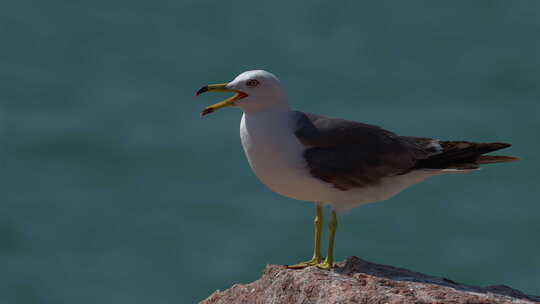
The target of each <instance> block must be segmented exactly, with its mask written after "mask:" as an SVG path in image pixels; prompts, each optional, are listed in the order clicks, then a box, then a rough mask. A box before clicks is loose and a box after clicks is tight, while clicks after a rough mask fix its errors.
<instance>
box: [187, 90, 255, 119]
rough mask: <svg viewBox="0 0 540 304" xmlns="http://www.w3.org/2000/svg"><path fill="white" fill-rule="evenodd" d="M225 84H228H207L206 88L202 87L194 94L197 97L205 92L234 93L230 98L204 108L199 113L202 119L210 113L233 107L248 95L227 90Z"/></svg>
mask: <svg viewBox="0 0 540 304" xmlns="http://www.w3.org/2000/svg"><path fill="white" fill-rule="evenodd" d="M227 84H228V83H221V84H209V85H207V86H204V87H202V88H200V89H199V90H198V91H197V93H195V95H196V96H199V95H201V94H202V93H205V92H234V93H236V94H234V95H233V96H232V97H229V98H227V99H225V100H223V101H220V102H218V103H216V104H213V105H211V106H208V107H206V108H204V110H202V112H201V117H203V116H204V115H206V114H210V113H212V112H214V111H216V110H219V109H221V108H225V107H231V106H234V102H235V101H237V100H239V99H242V98H244V97H247V96H248V94H246V93H244V92H242V91H238V90H234V89H229V88H227Z"/></svg>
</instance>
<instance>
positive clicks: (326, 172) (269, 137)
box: [197, 70, 518, 269]
mask: <svg viewBox="0 0 540 304" xmlns="http://www.w3.org/2000/svg"><path fill="white" fill-rule="evenodd" d="M207 91H208V92H210V91H217V92H234V93H235V94H234V96H232V97H230V98H228V99H226V100H224V101H222V102H219V103H217V104H214V105H211V106H209V107H207V108H205V109H204V110H203V111H202V113H201V116H204V115H206V114H209V113H212V112H214V111H216V110H218V109H220V108H224V107H229V106H235V107H239V108H241V109H242V110H243V112H244V114H243V115H242V120H241V123H240V138H241V141H242V146H243V147H244V151H245V154H246V156H247V159H248V161H249V165H250V166H251V168H252V169H253V172H255V174H256V175H257V176H258V177H259V179H260V180H261V181H262V182H263V183H264V184H265V185H266V186H268V188H270V189H271V190H273V191H275V192H277V193H279V194H282V195H284V196H286V197H290V198H294V199H298V200H303V201H311V202H314V203H315V204H316V216H315V246H314V247H315V248H314V253H313V258H312V259H311V260H309V261H307V262H302V263H299V264H295V265H290V266H288V267H290V268H303V267H307V266H311V265H317V266H318V267H319V268H323V269H329V268H332V266H333V248H334V238H335V232H336V227H337V215H336V211H340V210H347V209H350V208H354V207H357V206H359V205H362V204H367V203H372V202H377V201H382V200H386V199H389V198H390V197H392V196H394V195H396V194H397V193H399V192H400V191H402V190H404V189H405V188H407V187H409V186H411V185H414V184H416V183H419V182H421V181H423V180H424V179H426V178H428V177H431V176H435V175H441V174H448V173H466V172H471V171H474V170H477V169H478V168H479V165H481V164H489V163H499V162H509V161H514V160H518V158H515V157H511V156H486V155H483V154H485V153H488V152H491V151H495V150H499V149H502V148H506V147H509V146H510V144H506V143H474V142H467V141H440V140H437V139H431V138H425V137H412V136H399V135H397V134H395V133H393V132H390V131H387V130H384V129H382V128H380V127H377V126H373V125H368V124H363V123H359V122H354V121H349V120H344V119H339V118H331V117H326V116H322V115H316V114H310V113H305V112H300V111H294V110H292V109H291V108H290V107H289V103H288V100H287V95H286V94H285V91H284V89H283V87H282V85H281V83H280V81H279V80H278V78H277V77H276V76H274V75H273V74H271V73H269V72H266V71H262V70H255V71H248V72H244V73H242V74H240V75H238V76H237V77H236V78H235V79H234V80H233V81H231V82H229V83H223V84H215V85H207V86H204V87H202V88H201V89H200V90H199V91H198V92H197V95H199V94H201V93H204V92H207ZM326 204H328V205H331V206H332V215H331V220H330V225H329V227H330V228H329V229H330V236H329V243H328V254H327V256H326V258H325V259H324V261H323V260H322V259H323V257H322V256H321V254H320V239H321V231H322V222H323V215H322V206H323V205H326Z"/></svg>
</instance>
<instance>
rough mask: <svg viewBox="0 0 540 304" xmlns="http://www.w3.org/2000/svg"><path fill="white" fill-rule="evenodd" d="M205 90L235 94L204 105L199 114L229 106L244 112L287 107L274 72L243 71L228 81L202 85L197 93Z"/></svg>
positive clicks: (283, 93) (283, 92)
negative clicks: (206, 105)
mask: <svg viewBox="0 0 540 304" xmlns="http://www.w3.org/2000/svg"><path fill="white" fill-rule="evenodd" d="M207 91H217V92H235V93H236V94H235V95H234V96H233V97H231V98H228V99H226V100H224V101H221V102H219V103H217V104H214V105H211V106H208V107H206V108H205V109H204V110H203V112H202V113H201V116H204V115H206V114H209V113H212V112H214V111H215V110H218V109H220V108H224V107H229V106H237V107H240V108H241V109H242V110H243V111H244V112H257V111H264V110H269V109H288V108H289V105H288V102H287V96H286V94H285V91H284V90H283V88H282V86H281V83H280V81H279V79H278V78H277V77H276V76H275V75H274V74H272V73H270V72H267V71H263V70H254V71H247V72H244V73H242V74H240V75H238V76H236V78H234V79H233V80H232V81H231V82H229V83H223V84H214V85H207V86H204V87H202V88H201V89H200V90H199V91H198V92H197V95H199V94H201V93H204V92H207Z"/></svg>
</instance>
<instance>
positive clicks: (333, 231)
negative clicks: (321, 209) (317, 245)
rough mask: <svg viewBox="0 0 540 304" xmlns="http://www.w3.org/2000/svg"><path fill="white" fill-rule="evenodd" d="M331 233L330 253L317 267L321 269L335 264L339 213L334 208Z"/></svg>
mask: <svg viewBox="0 0 540 304" xmlns="http://www.w3.org/2000/svg"><path fill="white" fill-rule="evenodd" d="M328 227H329V228H330V235H329V237H328V255H327V256H326V259H325V260H324V262H322V263H320V264H317V267H319V268H321V269H330V268H332V267H333V266H334V240H335V238H336V229H337V215H336V211H334V210H332V218H331V219H330V224H328Z"/></svg>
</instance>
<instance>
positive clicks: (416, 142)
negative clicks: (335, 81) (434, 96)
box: [295, 112, 437, 190]
mask: <svg viewBox="0 0 540 304" xmlns="http://www.w3.org/2000/svg"><path fill="white" fill-rule="evenodd" d="M295 116H296V117H295V118H296V128H295V135H296V137H297V138H298V139H299V140H300V142H302V144H304V145H305V146H306V150H305V151H304V159H305V160H306V162H307V164H308V167H309V170H310V173H311V175H312V176H314V177H316V178H319V179H321V180H323V181H325V182H328V183H331V184H333V185H334V186H335V187H336V188H338V189H341V190H349V189H352V188H360V187H364V186H368V185H373V184H377V183H378V182H380V180H381V179H382V178H384V177H389V176H394V175H399V174H404V173H407V172H409V171H411V170H413V169H414V168H415V164H416V163H417V161H418V160H420V159H425V158H427V157H428V156H429V155H432V154H433V153H437V151H434V150H433V149H431V148H430V147H429V145H430V144H433V142H434V141H435V140H432V139H430V138H416V137H402V136H398V135H396V134H394V133H392V132H390V131H387V130H384V129H382V128H380V127H377V126H373V125H368V124H363V123H359V122H354V121H349V120H344V119H338V118H331V117H325V116H321V115H316V114H311V113H303V112H295ZM435 142H436V141H435ZM435 148H436V147H435ZM435 150H436V149H435Z"/></svg>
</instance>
